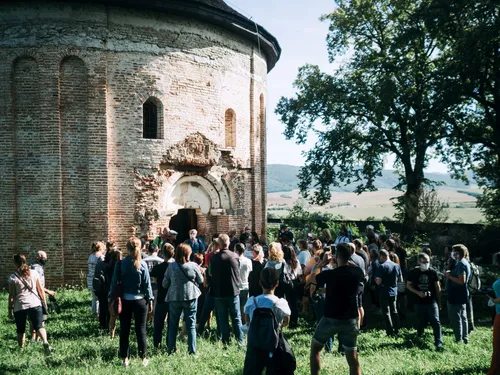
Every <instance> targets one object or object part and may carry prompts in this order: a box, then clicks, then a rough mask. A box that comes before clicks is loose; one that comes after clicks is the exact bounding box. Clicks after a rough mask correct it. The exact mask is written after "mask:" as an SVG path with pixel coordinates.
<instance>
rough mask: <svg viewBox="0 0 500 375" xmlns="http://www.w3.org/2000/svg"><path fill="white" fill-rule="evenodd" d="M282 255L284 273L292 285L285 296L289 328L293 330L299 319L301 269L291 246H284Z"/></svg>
mask: <svg viewBox="0 0 500 375" xmlns="http://www.w3.org/2000/svg"><path fill="white" fill-rule="evenodd" d="M283 254H284V259H285V272H287V273H288V274H289V275H290V278H291V280H292V285H291V286H290V287H289V288H288V289H287V291H286V293H285V295H286V300H287V302H288V305H289V306H290V310H291V312H292V314H291V315H290V328H294V327H296V326H297V321H298V319H299V310H298V308H297V296H298V295H299V294H300V280H299V276H302V268H301V267H300V264H299V261H298V260H297V256H296V255H295V249H294V248H293V246H285V247H284V248H283Z"/></svg>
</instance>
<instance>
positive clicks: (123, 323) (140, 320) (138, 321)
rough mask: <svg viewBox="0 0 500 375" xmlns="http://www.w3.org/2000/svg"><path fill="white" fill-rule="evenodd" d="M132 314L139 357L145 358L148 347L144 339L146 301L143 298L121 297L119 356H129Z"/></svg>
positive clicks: (146, 311) (146, 312)
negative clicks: (131, 299)
mask: <svg viewBox="0 0 500 375" xmlns="http://www.w3.org/2000/svg"><path fill="white" fill-rule="evenodd" d="M132 315H134V317H135V334H136V336H137V347H138V350H139V357H141V358H145V357H146V354H147V349H148V343H147V339H146V319H147V317H148V302H147V301H146V300H145V299H144V298H141V299H138V300H133V301H128V300H126V299H123V309H122V313H121V314H120V357H121V358H127V357H129V356H130V355H129V337H130V326H131V325H132Z"/></svg>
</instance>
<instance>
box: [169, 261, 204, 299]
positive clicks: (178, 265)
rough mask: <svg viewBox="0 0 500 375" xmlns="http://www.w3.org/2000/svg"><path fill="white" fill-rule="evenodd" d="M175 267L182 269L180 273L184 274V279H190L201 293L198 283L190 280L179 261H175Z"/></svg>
mask: <svg viewBox="0 0 500 375" xmlns="http://www.w3.org/2000/svg"><path fill="white" fill-rule="evenodd" d="M176 263H177V262H176ZM177 267H179V269H180V270H181V271H182V273H183V274H184V276H185V277H186V279H188V281H191V282H192V283H193V284H194V286H195V287H196V288H198V290H199V291H200V293H202V292H201V289H200V286H199V285H198V284H197V283H196V282H195V281H194V280H191V279H190V278H189V277H188V275H187V273H186V271H184V269H183V268H182V266H181V265H180V264H179V263H177ZM202 294H203V293H202Z"/></svg>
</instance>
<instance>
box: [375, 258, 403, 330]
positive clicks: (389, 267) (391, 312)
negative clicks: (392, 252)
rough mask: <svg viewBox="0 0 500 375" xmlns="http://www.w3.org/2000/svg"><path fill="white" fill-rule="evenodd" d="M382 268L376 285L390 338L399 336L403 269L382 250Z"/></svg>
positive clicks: (378, 271) (377, 274)
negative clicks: (399, 297)
mask: <svg viewBox="0 0 500 375" xmlns="http://www.w3.org/2000/svg"><path fill="white" fill-rule="evenodd" d="M379 261H380V267H379V268H378V270H377V272H376V274H375V283H376V284H377V285H378V287H379V298H380V307H381V309H382V314H383V315H384V320H385V331H386V333H387V335H388V336H398V335H399V328H400V322H399V314H398V309H397V299H398V281H403V277H402V274H401V268H400V267H399V266H398V265H397V264H396V263H394V262H392V261H391V260H390V259H389V252H388V251H387V250H385V249H383V250H380V257H379Z"/></svg>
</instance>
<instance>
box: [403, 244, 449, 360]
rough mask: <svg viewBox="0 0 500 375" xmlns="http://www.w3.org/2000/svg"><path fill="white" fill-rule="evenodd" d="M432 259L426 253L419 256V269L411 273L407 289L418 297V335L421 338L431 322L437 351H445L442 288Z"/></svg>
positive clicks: (416, 306) (416, 303)
mask: <svg viewBox="0 0 500 375" xmlns="http://www.w3.org/2000/svg"><path fill="white" fill-rule="evenodd" d="M430 264H431V263H430V257H429V255H427V254H425V253H421V254H420V255H419V256H418V265H419V267H417V268H415V269H413V270H411V271H410V273H409V275H408V281H407V282H406V289H408V290H409V291H410V292H412V293H415V294H416V295H417V297H418V298H417V300H416V301H415V310H416V312H417V335H418V336H419V337H421V336H422V335H423V334H424V329H425V326H426V324H427V321H430V323H431V326H432V330H433V331H434V345H436V350H438V351H441V350H443V341H442V334H441V323H440V321H439V310H441V287H440V285H439V278H438V274H437V272H436V270H434V269H433V268H430Z"/></svg>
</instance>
